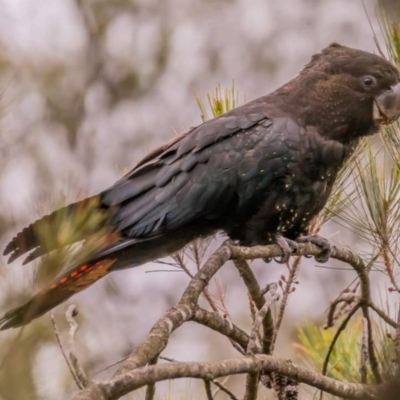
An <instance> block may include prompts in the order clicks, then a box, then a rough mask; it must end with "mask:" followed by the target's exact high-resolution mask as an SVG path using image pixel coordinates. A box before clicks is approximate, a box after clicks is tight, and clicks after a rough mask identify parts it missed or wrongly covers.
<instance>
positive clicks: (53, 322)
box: [50, 312, 83, 389]
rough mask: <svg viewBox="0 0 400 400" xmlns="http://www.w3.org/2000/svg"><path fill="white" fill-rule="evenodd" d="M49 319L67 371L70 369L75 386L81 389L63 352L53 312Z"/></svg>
mask: <svg viewBox="0 0 400 400" xmlns="http://www.w3.org/2000/svg"><path fill="white" fill-rule="evenodd" d="M50 319H51V323H52V325H53V332H54V335H55V336H56V339H57V343H58V347H59V348H60V350H61V354H62V355H63V357H64V360H65V362H66V364H67V366H68V369H69V371H70V373H71V375H72V378H73V380H74V381H75V383H76V386H78V388H79V389H83V387H82V386H81V382H80V381H79V379H78V378H77V376H76V374H75V370H74V368H73V367H72V365H71V363H70V361H69V358H68V356H67V354H66V352H65V350H64V347H63V345H62V342H61V336H60V332H59V330H58V328H57V323H56V319H55V318H54V314H53V312H50Z"/></svg>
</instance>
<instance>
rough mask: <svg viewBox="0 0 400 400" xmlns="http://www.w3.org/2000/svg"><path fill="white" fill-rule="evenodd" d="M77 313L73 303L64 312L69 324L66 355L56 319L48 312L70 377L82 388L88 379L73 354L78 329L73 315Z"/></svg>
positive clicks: (87, 383) (86, 384)
mask: <svg viewBox="0 0 400 400" xmlns="http://www.w3.org/2000/svg"><path fill="white" fill-rule="evenodd" d="M77 314H78V311H77V309H76V306H75V305H71V306H69V307H68V309H67V311H66V313H65V319H66V320H67V322H68V325H69V349H70V350H69V354H68V356H67V354H66V351H65V350H64V347H63V345H62V343H61V336H60V332H59V331H58V328H57V324H56V320H55V318H54V315H53V313H50V319H51V323H52V325H53V331H54V334H55V336H56V339H57V342H58V346H59V347H60V349H61V353H62V355H63V356H64V359H65V362H66V363H67V366H68V368H69V370H70V372H71V375H72V378H73V379H74V381H75V383H76V385H77V386H78V388H79V389H84V388H85V387H87V386H88V385H89V380H88V378H87V376H86V374H85V371H84V370H83V368H82V367H81V366H80V364H79V361H78V358H77V356H76V355H75V335H76V332H77V330H78V324H77V322H76V321H75V319H74V317H75V316H76V315H77Z"/></svg>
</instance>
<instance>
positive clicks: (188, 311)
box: [74, 243, 376, 400]
mask: <svg viewBox="0 0 400 400" xmlns="http://www.w3.org/2000/svg"><path fill="white" fill-rule="evenodd" d="M320 253H321V249H320V248H319V247H317V246H315V245H312V244H310V243H305V244H299V246H298V250H297V252H296V255H312V256H316V255H317V256H318V255H319V254H320ZM281 255H282V251H281V249H280V248H279V247H278V246H276V245H269V246H255V247H251V248H245V247H240V246H233V245H231V244H229V243H225V244H224V245H223V246H221V247H220V248H219V249H218V250H217V251H216V252H215V253H214V254H213V255H212V256H211V257H210V258H209V260H208V261H207V262H206V263H205V264H204V266H203V267H202V268H201V269H200V270H199V271H198V273H197V274H196V275H195V276H194V277H193V279H192V280H191V281H190V283H189V286H188V287H187V289H186V290H185V291H184V293H183V295H182V297H181V299H180V301H179V303H178V304H177V306H176V307H173V308H171V309H170V310H168V311H167V312H166V314H165V315H164V316H163V317H162V318H161V319H159V320H158V321H157V323H156V324H155V325H154V326H153V328H152V329H151V331H150V333H149V336H148V337H147V339H146V340H145V341H144V342H143V343H142V344H141V345H140V346H139V347H138V348H137V349H135V351H133V352H132V354H131V355H130V356H129V357H128V359H127V360H126V361H125V362H124V363H123V365H122V367H121V368H120V369H119V370H118V371H117V373H116V375H115V376H114V378H113V379H111V380H110V381H104V382H99V383H93V384H91V385H90V386H89V387H88V388H87V389H85V390H83V391H81V392H80V393H78V394H77V395H76V396H75V397H74V399H75V400H84V399H85V400H88V399H91V400H104V399H107V400H110V399H117V398H119V397H121V396H123V395H125V394H127V393H129V392H130V391H132V390H135V389H137V388H139V387H142V386H144V385H148V384H150V383H155V382H157V381H160V380H165V379H175V378H178V377H192V378H198V379H203V380H207V381H212V380H213V379H215V378H218V377H221V376H227V375H231V374H238V373H247V374H258V373H259V372H262V373H263V374H268V373H271V372H274V373H277V374H281V375H283V376H285V377H287V378H290V379H292V380H294V381H296V382H304V383H307V384H309V385H311V386H313V387H315V388H318V389H321V390H324V391H327V392H329V393H331V394H334V395H337V396H339V397H344V398H349V399H358V398H361V397H362V396H364V398H365V399H372V398H373V397H374V394H373V392H371V391H372V388H371V386H364V385H360V384H349V383H342V382H339V381H336V380H333V379H331V378H327V377H325V376H323V375H322V374H318V373H316V372H313V371H310V370H307V369H303V368H300V367H297V366H295V365H293V364H292V363H290V362H288V361H287V360H282V359H279V358H275V357H271V356H268V355H261V354H258V355H255V356H253V357H244V358H238V359H231V360H225V361H218V362H210V363H196V362H194V363H178V362H176V363H171V364H168V365H165V364H161V365H154V366H153V365H148V366H146V365H147V364H148V363H149V362H150V361H151V360H153V359H154V358H155V357H157V356H158V355H159V354H160V353H161V351H163V350H164V349H165V347H166V345H167V343H168V340H169V336H170V335H171V333H172V332H173V331H174V330H175V329H177V328H178V327H180V326H181V325H182V324H183V323H184V322H186V321H188V320H191V319H192V320H194V321H196V322H198V323H202V324H204V325H206V326H209V327H211V328H212V329H214V330H216V331H218V332H220V333H222V334H226V333H227V336H228V337H229V338H230V339H231V340H232V343H238V344H239V346H240V347H239V348H246V347H245V346H246V345H248V342H249V338H248V336H247V335H246V334H245V333H244V332H243V331H241V330H240V329H239V328H237V327H235V326H232V325H231V324H230V323H229V322H228V321H225V320H224V319H223V318H221V317H220V316H218V315H216V314H213V313H208V312H206V311H205V310H201V309H200V308H199V307H198V305H197V302H198V300H199V296H200V295H201V293H202V291H203V290H204V289H205V288H206V286H207V284H208V283H209V281H210V280H211V279H212V277H213V276H214V275H215V273H216V272H217V271H218V270H219V269H220V268H221V267H222V265H224V264H225V263H226V262H227V261H228V260H229V259H233V260H240V259H255V258H269V257H279V256H281ZM331 257H332V258H335V259H337V260H341V261H343V262H345V263H347V264H349V265H351V266H352V267H353V269H354V270H355V271H356V272H357V274H358V276H359V280H360V284H361V299H360V302H361V306H362V308H363V313H364V317H365V318H367V320H368V315H365V314H367V313H368V304H369V302H370V286H369V277H368V270H367V269H366V268H365V264H364V262H363V260H362V259H361V258H360V257H358V256H357V255H355V254H354V253H352V252H351V251H350V250H348V249H337V248H336V247H334V248H333V250H332V256H331ZM243 265H244V266H245V267H244V268H245V269H247V273H249V271H250V274H249V275H248V277H250V279H251V278H252V277H253V278H254V275H253V274H252V272H251V270H250V268H249V267H248V265H247V263H246V264H243V263H242V266H243ZM246 266H247V267H246ZM245 269H242V270H243V271H244V270H245ZM242 277H243V275H242ZM254 280H255V278H254ZM248 282H249V281H248ZM253 283H254V282H253ZM257 285H258V284H257ZM248 287H249V286H248ZM254 287H255V288H257V286H254ZM251 292H252V293H253V295H254V298H257V297H259V296H260V290H259V287H258V291H256V290H253V289H252V291H251ZM256 292H257V293H256ZM261 301H262V300H261ZM261 301H260V300H259V299H258V300H257V302H260V303H259V304H261ZM264 304H265V300H264ZM264 304H263V305H264ZM368 331H369V332H368V333H369V336H368V339H369V358H370V361H372V363H371V368H372V370H373V371H374V367H373V359H374V355H375V354H374V353H373V351H374V349H373V346H372V351H371V343H372V342H371V341H372V336H371V334H370V327H369V329H368ZM371 354H372V355H371ZM375 360H376V356H375Z"/></svg>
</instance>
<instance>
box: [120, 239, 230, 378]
mask: <svg viewBox="0 0 400 400" xmlns="http://www.w3.org/2000/svg"><path fill="white" fill-rule="evenodd" d="M230 257H231V250H230V248H229V247H228V246H226V245H223V246H221V247H220V248H219V249H218V250H217V251H216V252H215V253H214V254H213V255H212V256H211V257H210V258H209V259H208V261H207V262H206V263H205V264H204V266H203V268H202V269H201V270H200V271H199V272H197V274H196V275H195V276H194V278H193V279H192V280H191V281H190V283H189V286H188V287H187V288H186V290H185V291H184V293H183V295H182V297H181V299H180V301H179V303H178V305H177V306H176V307H173V308H171V309H169V310H168V311H167V312H166V313H165V315H164V316H163V317H162V318H160V319H159V320H158V321H157V323H156V324H155V325H154V326H153V328H152V329H151V330H150V333H149V335H148V337H147V339H146V340H145V341H144V342H143V343H142V344H141V345H140V346H139V347H138V348H136V349H135V350H134V351H133V352H132V354H131V355H130V356H129V357H128V358H127V359H126V360H125V362H124V363H123V364H122V366H121V367H120V368H119V369H118V370H117V372H116V374H115V376H117V375H120V374H123V373H125V372H127V371H131V370H134V369H135V368H138V367H142V366H144V365H146V364H147V363H149V362H150V360H152V359H154V358H155V357H156V356H158V355H159V354H160V353H161V352H162V351H163V350H164V349H165V347H166V346H167V343H168V340H169V337H170V335H171V333H172V332H173V331H174V330H175V329H177V328H179V327H180V326H181V325H182V324H183V323H184V322H186V321H188V320H190V319H191V318H192V317H193V315H194V311H195V309H196V308H197V301H198V299H199V297H200V294H201V292H202V291H203V290H204V288H205V287H206V286H207V284H208V282H209V281H210V279H211V278H212V277H213V276H214V275H215V274H216V273H217V271H218V270H219V269H220V268H221V267H222V266H223V265H224V264H225V263H226V262H227V261H228V260H229V258H230Z"/></svg>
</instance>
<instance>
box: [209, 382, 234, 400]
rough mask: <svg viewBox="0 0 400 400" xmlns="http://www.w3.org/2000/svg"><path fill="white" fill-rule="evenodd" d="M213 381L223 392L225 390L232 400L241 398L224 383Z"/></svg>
mask: <svg viewBox="0 0 400 400" xmlns="http://www.w3.org/2000/svg"><path fill="white" fill-rule="evenodd" d="M212 383H213V384H214V385H215V386H217V388H218V389H219V390H221V392H224V393H225V394H226V395H227V396H228V397H229V398H230V399H231V400H239V399H238V398H237V397H236V396H235V395H234V394H233V393H232V392H231V391H230V390H229V389H227V388H226V387H225V386H224V385H223V384H222V383H220V382H218V381H215V380H213V381H212Z"/></svg>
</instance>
